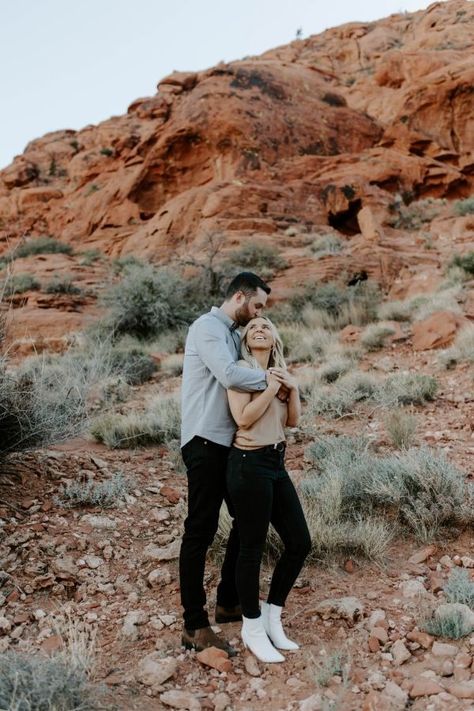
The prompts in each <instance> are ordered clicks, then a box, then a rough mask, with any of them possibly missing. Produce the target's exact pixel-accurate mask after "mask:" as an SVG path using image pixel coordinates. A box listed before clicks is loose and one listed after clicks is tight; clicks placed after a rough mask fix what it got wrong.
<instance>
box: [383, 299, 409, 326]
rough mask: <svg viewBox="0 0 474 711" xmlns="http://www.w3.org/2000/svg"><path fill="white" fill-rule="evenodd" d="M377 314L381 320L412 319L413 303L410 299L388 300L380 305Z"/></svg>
mask: <svg viewBox="0 0 474 711" xmlns="http://www.w3.org/2000/svg"><path fill="white" fill-rule="evenodd" d="M377 316H378V318H379V319H380V320H381V321H411V319H412V316H413V308H412V303H411V301H410V300H407V301H386V302H385V303H383V304H380V306H379V307H378V309H377Z"/></svg>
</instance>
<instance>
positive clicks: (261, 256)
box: [225, 242, 288, 279]
mask: <svg viewBox="0 0 474 711" xmlns="http://www.w3.org/2000/svg"><path fill="white" fill-rule="evenodd" d="M287 266H288V264H287V262H286V260H285V259H283V257H282V256H281V255H280V254H279V252H278V250H277V249H275V247H272V246H271V245H269V244H264V243H262V244H259V243H258V242H247V243H246V244H243V245H242V246H241V247H240V248H239V249H237V250H235V251H234V252H231V253H230V254H229V255H228V257H227V259H226V260H225V267H227V270H229V269H233V270H234V271H235V273H238V272H240V271H252V272H256V273H257V274H258V275H259V276H260V277H261V278H262V279H271V277H273V275H274V274H275V272H276V271H279V270H281V269H285V268H286V267H287Z"/></svg>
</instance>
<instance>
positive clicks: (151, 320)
mask: <svg viewBox="0 0 474 711" xmlns="http://www.w3.org/2000/svg"><path fill="white" fill-rule="evenodd" d="M200 297H201V295H200V294H196V293H195V291H194V289H193V283H192V282H191V281H190V280H185V279H184V278H182V277H180V276H179V275H178V274H176V273H175V272H173V271H171V270H170V269H168V268H166V267H161V268H158V269H155V268H154V267H152V266H131V267H128V268H127V269H126V271H125V274H124V277H123V278H122V280H121V281H120V282H119V283H118V284H116V285H115V286H113V287H112V288H111V289H110V290H109V291H108V292H107V293H106V294H105V296H104V303H105V304H106V305H107V306H108V307H109V313H108V316H107V317H106V319H105V322H104V325H105V327H106V328H107V329H108V330H109V331H110V332H111V333H113V334H114V335H115V336H120V335H123V334H129V335H131V336H135V337H136V338H140V339H143V338H153V337H156V336H159V335H160V334H162V333H164V332H166V331H168V330H169V329H172V328H175V327H178V326H181V325H183V324H187V323H189V322H190V321H192V319H193V318H194V317H195V316H196V314H197V313H198V312H199V310H200V309H201V308H202V303H201V300H200Z"/></svg>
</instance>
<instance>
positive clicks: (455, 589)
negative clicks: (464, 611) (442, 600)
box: [443, 568, 474, 609]
mask: <svg viewBox="0 0 474 711" xmlns="http://www.w3.org/2000/svg"><path fill="white" fill-rule="evenodd" d="M443 592H444V594H445V595H446V598H447V600H448V602H460V603H461V604H463V605H467V606H468V607H470V608H472V609H474V582H473V581H472V580H471V576H470V575H469V571H468V570H466V569H465V568H453V570H452V571H451V573H450V574H449V578H448V581H447V583H446V585H445V586H444V588H443Z"/></svg>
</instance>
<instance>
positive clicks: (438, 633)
mask: <svg viewBox="0 0 474 711" xmlns="http://www.w3.org/2000/svg"><path fill="white" fill-rule="evenodd" d="M421 627H422V629H424V630H425V631H426V632H428V634H432V635H434V636H435V637H445V638H446V639H461V638H462V637H465V636H466V635H468V634H470V633H471V632H472V631H473V626H472V625H470V624H469V623H467V621H466V618H465V616H464V615H463V613H462V612H461V610H456V609H453V610H451V611H450V612H449V613H447V614H446V613H445V614H443V615H437V614H436V612H435V614H434V616H433V617H431V618H429V619H426V620H424V622H423V623H422V625H421Z"/></svg>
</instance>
